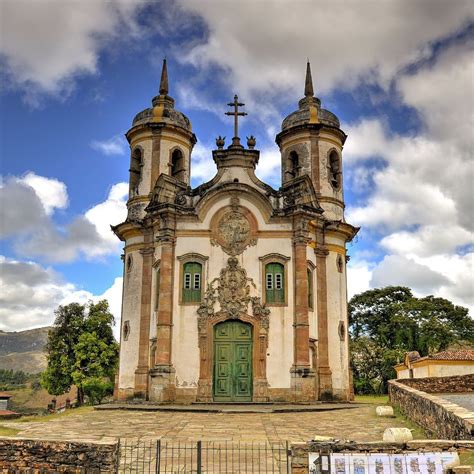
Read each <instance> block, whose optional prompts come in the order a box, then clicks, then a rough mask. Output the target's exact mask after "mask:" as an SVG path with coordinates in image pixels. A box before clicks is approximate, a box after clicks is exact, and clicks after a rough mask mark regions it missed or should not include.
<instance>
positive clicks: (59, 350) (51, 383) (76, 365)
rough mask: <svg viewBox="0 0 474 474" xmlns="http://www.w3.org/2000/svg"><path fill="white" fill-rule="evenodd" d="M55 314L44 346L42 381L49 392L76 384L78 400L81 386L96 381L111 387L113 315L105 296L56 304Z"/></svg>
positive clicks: (114, 345) (114, 353)
mask: <svg viewBox="0 0 474 474" xmlns="http://www.w3.org/2000/svg"><path fill="white" fill-rule="evenodd" d="M55 315H56V319H55V322H54V325H53V327H52V329H51V330H50V331H49V333H48V342H47V344H46V347H45V350H46V353H47V361H48V367H47V369H46V371H45V372H44V373H43V376H42V385H43V387H44V388H46V389H47V390H48V392H49V393H51V394H52V395H61V394H63V393H66V392H67V391H68V390H69V389H70V388H71V386H72V385H76V387H77V389H78V403H79V404H81V403H82V402H83V399H84V389H86V391H87V389H88V388H90V387H95V386H99V385H100V383H99V381H102V382H103V384H108V385H107V386H108V387H111V382H112V380H113V377H114V373H115V369H116V366H117V362H118V343H117V342H116V341H115V339H114V336H113V332H112V326H113V325H114V317H113V315H112V313H111V312H110V311H109V305H108V303H107V301H106V300H102V301H99V302H97V303H92V302H90V303H89V304H87V305H81V304H79V303H71V304H69V305H66V306H59V308H58V309H57V310H56V311H55ZM103 384H102V385H103ZM89 398H91V399H93V398H94V396H93V395H91V394H90V395H89Z"/></svg>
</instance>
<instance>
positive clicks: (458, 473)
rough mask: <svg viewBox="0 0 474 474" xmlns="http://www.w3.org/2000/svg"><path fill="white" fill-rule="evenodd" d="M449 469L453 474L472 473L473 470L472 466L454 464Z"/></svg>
mask: <svg viewBox="0 0 474 474" xmlns="http://www.w3.org/2000/svg"><path fill="white" fill-rule="evenodd" d="M451 469H452V471H453V474H472V472H473V471H474V470H473V468H472V466H455V467H453V468H451Z"/></svg>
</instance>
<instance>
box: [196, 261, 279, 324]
mask: <svg viewBox="0 0 474 474" xmlns="http://www.w3.org/2000/svg"><path fill="white" fill-rule="evenodd" d="M251 287H253V288H256V286H255V283H254V282H253V280H252V279H251V278H248V277H247V272H246V271H245V270H244V269H243V268H242V267H241V266H240V265H239V261H238V260H237V258H235V257H230V258H229V259H228V260H227V266H226V267H225V268H223V269H222V270H221V272H220V275H219V277H218V278H215V279H214V280H213V281H212V282H211V283H209V285H208V287H207V290H206V293H205V294H204V298H203V302H202V303H201V305H200V306H199V308H198V314H199V318H198V326H199V329H200V330H201V329H202V328H203V327H204V326H205V324H206V321H207V320H209V319H213V318H214V317H217V318H220V317H221V316H222V315H223V314H225V315H226V318H227V319H238V318H239V317H240V315H241V314H246V315H248V314H249V305H251V308H252V309H251V311H252V313H251V314H252V316H253V317H254V318H255V319H258V320H259V321H260V323H261V325H262V328H264V329H266V330H268V326H269V319H268V315H269V314H270V310H269V309H268V308H266V307H265V305H264V304H263V303H262V301H261V299H260V298H259V297H258V296H251V295H250V290H251ZM216 303H219V306H220V309H219V311H218V312H216V311H215V305H216Z"/></svg>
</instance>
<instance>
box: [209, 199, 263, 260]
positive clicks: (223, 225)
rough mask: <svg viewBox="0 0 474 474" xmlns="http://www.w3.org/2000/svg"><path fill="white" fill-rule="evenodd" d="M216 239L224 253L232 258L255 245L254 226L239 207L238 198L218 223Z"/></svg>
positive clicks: (232, 202) (233, 200)
mask: <svg viewBox="0 0 474 474" xmlns="http://www.w3.org/2000/svg"><path fill="white" fill-rule="evenodd" d="M215 237H216V239H215V240H216V242H217V243H218V244H219V245H220V246H221V247H222V249H223V250H224V252H226V253H227V254H229V255H232V256H235V255H240V254H241V253H242V252H243V251H244V250H245V249H246V248H247V247H248V246H249V245H255V243H256V241H255V239H254V238H253V236H252V226H251V224H250V222H249V220H248V217H247V216H246V214H245V213H244V212H243V211H242V208H241V207H240V206H239V200H238V198H236V197H233V198H232V200H231V208H230V209H229V210H228V211H227V212H225V213H224V215H222V217H221V218H220V219H219V221H218V222H217V226H216V234H215Z"/></svg>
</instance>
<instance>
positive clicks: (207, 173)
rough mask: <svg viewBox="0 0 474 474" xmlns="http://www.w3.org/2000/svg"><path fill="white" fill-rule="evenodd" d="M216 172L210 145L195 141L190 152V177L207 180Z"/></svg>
mask: <svg viewBox="0 0 474 474" xmlns="http://www.w3.org/2000/svg"><path fill="white" fill-rule="evenodd" d="M216 173H217V166H216V164H215V163H214V160H213V159H212V147H211V146H210V145H207V146H206V145H201V144H200V143H196V145H195V146H194V148H193V153H192V163H191V177H192V178H193V179H196V180H199V181H208V180H210V179H211V178H212V177H213V176H214V175H215V174H216Z"/></svg>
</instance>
